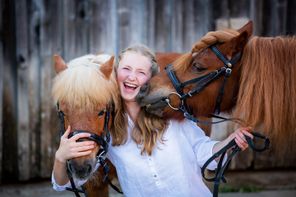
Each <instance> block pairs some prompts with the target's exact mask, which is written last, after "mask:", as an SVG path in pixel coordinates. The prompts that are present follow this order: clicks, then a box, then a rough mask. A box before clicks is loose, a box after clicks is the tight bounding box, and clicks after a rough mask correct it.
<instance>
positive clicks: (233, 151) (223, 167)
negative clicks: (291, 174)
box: [201, 132, 270, 197]
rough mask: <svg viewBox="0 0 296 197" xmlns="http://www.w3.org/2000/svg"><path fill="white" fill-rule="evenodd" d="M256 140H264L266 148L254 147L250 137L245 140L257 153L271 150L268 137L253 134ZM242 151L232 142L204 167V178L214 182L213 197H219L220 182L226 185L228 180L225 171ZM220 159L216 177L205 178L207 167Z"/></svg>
mask: <svg viewBox="0 0 296 197" xmlns="http://www.w3.org/2000/svg"><path fill="white" fill-rule="evenodd" d="M252 134H253V136H254V139H255V138H259V139H263V140H264V146H263V147H256V146H255V145H254V140H252V139H251V138H250V137H249V136H246V135H245V138H246V140H247V142H248V144H249V146H250V148H251V149H252V150H253V151H255V152H262V151H265V150H266V149H268V148H269V144H270V141H269V139H268V138H267V137H265V136H263V135H261V134H259V133H256V132H252ZM229 149H231V153H230V154H229V156H228V157H227V160H226V161H225V163H224V164H223V161H224V158H225V155H226V152H227V151H228V150H229ZM240 151H241V149H240V148H239V146H238V145H237V144H236V143H235V140H234V139H233V140H231V141H230V142H229V143H228V144H227V145H226V146H224V147H223V148H222V149H221V150H220V151H218V152H217V153H215V154H214V155H213V156H212V157H210V158H209V159H208V160H207V161H206V163H205V164H204V165H203V166H202V168H201V172H202V176H203V178H204V179H205V180H206V181H209V182H214V189H213V197H218V192H219V185H220V182H221V180H222V182H224V183H226V179H225V177H224V173H225V171H226V170H227V169H228V166H229V164H230V162H231V160H232V158H233V157H234V156H235V155H236V154H237V153H238V152H240ZM217 158H219V162H218V165H217V168H216V170H215V176H214V177H210V178H209V177H206V176H205V170H206V168H207V166H208V165H209V164H210V163H211V162H212V161H213V160H215V159H217Z"/></svg>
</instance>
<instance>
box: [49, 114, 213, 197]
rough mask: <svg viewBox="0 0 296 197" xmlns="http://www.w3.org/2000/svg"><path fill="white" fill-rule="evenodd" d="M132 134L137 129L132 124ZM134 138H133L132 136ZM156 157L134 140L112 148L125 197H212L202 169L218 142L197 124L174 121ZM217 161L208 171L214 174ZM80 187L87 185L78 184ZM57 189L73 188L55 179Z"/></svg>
mask: <svg viewBox="0 0 296 197" xmlns="http://www.w3.org/2000/svg"><path fill="white" fill-rule="evenodd" d="M128 121H129V122H128V123H129V124H128V132H129V134H130V133H131V130H132V128H133V126H134V123H133V122H132V121H131V119H129V120H128ZM129 136H130V135H129ZM163 139H164V142H163V143H160V142H159V143H158V144H157V147H156V148H155V149H154V150H153V152H152V155H151V156H148V155H147V154H144V155H141V148H140V147H139V145H137V144H136V143H135V142H134V141H133V140H132V139H131V137H129V138H128V140H127V142H126V144H124V145H121V146H111V145H110V147H109V152H108V155H107V157H108V159H109V160H110V161H111V162H112V163H113V165H114V166H115V168H116V171H117V174H118V179H119V182H120V186H121V188H122V190H123V193H124V195H125V196H129V197H133V196H134V197H140V196H143V197H144V196H147V197H150V196H168V197H178V196H180V197H181V196H182V197H183V196H186V197H190V196H194V197H196V196H203V197H204V196H212V194H211V192H210V190H209V189H208V188H207V186H206V185H205V184H204V182H203V180H202V175H201V167H202V165H203V164H204V163H205V162H206V161H207V160H208V159H209V158H210V157H211V156H212V149H213V146H214V144H215V143H217V141H213V140H211V139H210V138H209V137H207V136H206V135H205V134H204V132H203V130H201V129H200V128H199V127H198V126H196V124H195V123H193V122H191V121H189V120H184V121H182V122H178V121H175V120H170V121H169V125H168V128H167V130H166V132H165V133H164V136H163ZM216 166H217V163H216V162H215V161H213V162H212V163H210V165H209V166H208V168H209V169H210V170H214V169H215V168H216ZM75 182H76V183H77V184H78V185H82V184H84V183H85V181H78V180H75ZM52 183H53V188H54V189H55V190H57V191H61V190H65V188H66V187H69V186H70V184H69V183H68V184H66V185H62V186H61V185H57V183H56V181H55V179H54V177H53V176H52Z"/></svg>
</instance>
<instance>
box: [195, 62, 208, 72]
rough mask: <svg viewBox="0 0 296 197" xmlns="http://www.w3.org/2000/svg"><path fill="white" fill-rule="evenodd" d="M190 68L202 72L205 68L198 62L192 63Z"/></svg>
mask: <svg viewBox="0 0 296 197" xmlns="http://www.w3.org/2000/svg"><path fill="white" fill-rule="evenodd" d="M192 70H193V71H196V72H203V71H205V70H206V68H204V67H202V66H201V65H200V64H198V63H193V66H192Z"/></svg>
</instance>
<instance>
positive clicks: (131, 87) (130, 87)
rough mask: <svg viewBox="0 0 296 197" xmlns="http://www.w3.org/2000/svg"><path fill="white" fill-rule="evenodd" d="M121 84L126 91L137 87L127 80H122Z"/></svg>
mask: <svg viewBox="0 0 296 197" xmlns="http://www.w3.org/2000/svg"><path fill="white" fill-rule="evenodd" d="M123 86H124V88H125V89H126V90H127V91H135V90H136V89H137V88H138V87H139V86H137V85H135V84H132V83H128V82H124V83H123Z"/></svg>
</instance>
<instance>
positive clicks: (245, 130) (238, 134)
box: [228, 127, 254, 151]
mask: <svg viewBox="0 0 296 197" xmlns="http://www.w3.org/2000/svg"><path fill="white" fill-rule="evenodd" d="M250 131H251V127H241V128H238V129H236V130H235V131H234V132H233V133H232V134H230V135H229V137H228V140H229V141H231V140H232V139H234V140H235V143H236V144H237V145H238V147H240V149H241V150H242V151H243V150H245V149H247V148H248V146H249V145H248V142H247V140H246V137H245V136H249V137H250V138H251V139H253V137H254V136H253V135H252V134H251V133H250Z"/></svg>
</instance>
